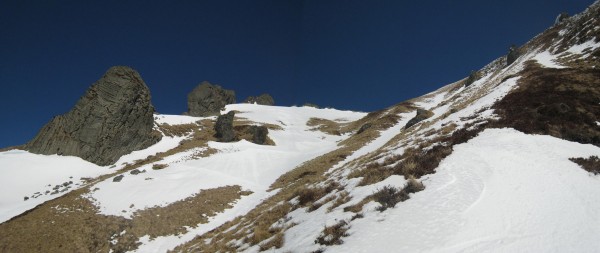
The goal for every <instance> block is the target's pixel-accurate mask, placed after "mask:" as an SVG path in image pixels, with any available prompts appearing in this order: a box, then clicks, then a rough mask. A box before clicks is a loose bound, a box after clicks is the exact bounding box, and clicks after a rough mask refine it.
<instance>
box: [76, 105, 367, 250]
mask: <svg viewBox="0 0 600 253" xmlns="http://www.w3.org/2000/svg"><path fill="white" fill-rule="evenodd" d="M229 110H235V111H238V113H236V117H241V118H245V119H248V120H250V121H251V122H254V123H269V124H274V125H278V126H280V127H281V128H282V130H270V131H269V137H270V138H271V139H272V140H273V141H274V142H275V143H276V145H275V146H265V145H256V144H254V143H250V142H247V141H245V140H242V141H239V142H233V143H219V142H209V146H210V147H211V148H214V149H217V150H218V153H217V154H214V155H211V156H209V157H206V158H199V159H188V158H187V157H188V156H189V155H190V154H191V153H193V152H194V151H193V150H192V151H187V152H184V153H179V154H176V155H173V156H169V157H167V158H166V159H165V160H163V161H160V163H161V164H169V167H168V168H166V169H162V170H153V169H152V164H148V165H145V166H142V167H140V168H138V169H139V170H146V172H145V173H143V174H140V175H142V176H129V175H128V174H125V177H124V178H123V179H122V181H121V182H118V183H115V182H113V181H112V178H110V179H107V180H105V181H103V182H100V183H98V184H96V185H95V186H94V188H98V189H97V190H95V191H93V192H92V193H90V194H89V195H88V197H89V198H90V199H92V200H94V201H95V203H96V204H97V205H98V206H99V207H100V212H101V213H102V214H106V215H116V216H123V217H126V218H130V217H131V215H132V214H133V213H134V212H135V211H137V210H140V209H145V208H148V207H153V206H166V205H168V204H170V203H173V202H175V201H179V200H182V199H185V198H186V197H189V196H191V195H193V194H196V193H197V192H199V191H200V190H203V189H212V188H217V187H220V186H227V185H240V186H242V188H243V189H244V190H250V191H252V192H253V194H252V195H250V196H244V197H243V198H242V199H241V200H240V201H239V202H238V203H237V204H236V205H235V206H234V208H232V209H231V210H227V211H226V213H227V214H225V215H220V216H219V217H215V218H214V219H213V222H211V223H209V224H202V225H200V226H199V227H198V228H197V229H191V230H190V232H189V233H188V234H186V235H183V236H182V235H180V236H169V237H167V238H160V237H159V238H155V239H154V240H152V241H147V239H146V240H141V241H142V242H143V243H144V244H143V245H142V246H141V247H140V249H139V251H140V252H162V251H164V250H167V249H170V248H173V247H175V246H177V245H179V244H181V243H183V242H185V241H186V240H190V239H192V238H193V237H194V236H196V235H197V234H199V233H202V231H204V232H206V231H207V228H214V227H216V226H218V225H219V224H222V223H223V222H225V221H227V220H230V219H232V218H233V217H235V216H238V215H242V214H244V213H245V212H247V211H248V210H249V209H251V208H252V207H254V206H256V205H257V204H259V203H260V202H261V200H262V199H264V198H266V197H268V196H270V195H272V194H273V193H268V192H267V190H268V188H269V186H270V185H271V184H272V183H273V182H274V181H275V179H277V178H278V177H279V176H280V175H282V174H283V173H285V172H287V171H289V170H291V169H293V168H295V167H296V166H298V165H299V164H301V163H303V162H305V161H307V160H310V159H312V158H314V157H316V156H319V155H322V154H324V153H327V152H329V151H331V150H333V149H335V148H336V147H337V143H338V142H339V141H341V140H343V139H345V138H347V137H348V136H335V135H329V134H325V133H323V132H319V131H313V130H310V129H311V128H312V127H309V126H307V121H308V120H309V119H310V118H313V117H318V118H323V119H328V120H333V121H337V122H351V121H355V120H358V119H360V118H362V117H363V116H365V113H360V112H351V111H339V110H334V109H316V108H312V107H278V106H262V105H253V104H234V105H228V106H227V107H226V111H229ZM157 118H158V120H159V121H160V123H168V124H171V125H176V124H184V123H190V122H194V121H196V120H198V119H200V118H194V117H187V116H180V117H177V116H164V115H160V116H157ZM164 142H166V144H161V143H158V144H156V145H162V146H165V147H166V146H168V143H173V142H174V140H169V139H167V140H164ZM153 149H156V148H153V147H150V148H149V149H148V150H153ZM139 152H142V153H143V154H144V155H147V154H148V152H147V151H139ZM134 155H135V154H132V155H130V156H134ZM135 157H139V155H138V156H135ZM149 178H151V180H148V179H149Z"/></svg>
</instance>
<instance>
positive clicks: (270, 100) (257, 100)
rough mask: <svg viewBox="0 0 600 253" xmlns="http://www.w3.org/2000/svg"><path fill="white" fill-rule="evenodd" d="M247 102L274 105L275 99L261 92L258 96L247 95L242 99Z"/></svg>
mask: <svg viewBox="0 0 600 253" xmlns="http://www.w3.org/2000/svg"><path fill="white" fill-rule="evenodd" d="M244 103H247V104H254V103H256V104H259V105H275V100H274V99H273V97H271V95H269V94H266V93H265V94H262V95H260V96H258V97H248V98H246V99H245V100H244Z"/></svg>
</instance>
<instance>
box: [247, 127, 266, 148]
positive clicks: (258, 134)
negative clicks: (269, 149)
mask: <svg viewBox="0 0 600 253" xmlns="http://www.w3.org/2000/svg"><path fill="white" fill-rule="evenodd" d="M248 132H249V133H250V134H251V135H252V142H253V143H256V144H259V145H263V144H265V143H266V142H267V135H268V134H269V129H268V128H267V127H266V126H250V127H249V128H248Z"/></svg>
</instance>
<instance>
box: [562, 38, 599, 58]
mask: <svg viewBox="0 0 600 253" xmlns="http://www.w3.org/2000/svg"><path fill="white" fill-rule="evenodd" d="M598 47H600V42H595V41H594V39H591V40H588V41H586V42H584V43H581V44H579V45H574V46H572V47H570V48H569V49H567V52H569V53H572V54H584V51H587V52H593V51H594V50H595V49H596V48H598ZM583 57H584V58H585V57H588V55H587V54H586V55H585V56H583Z"/></svg>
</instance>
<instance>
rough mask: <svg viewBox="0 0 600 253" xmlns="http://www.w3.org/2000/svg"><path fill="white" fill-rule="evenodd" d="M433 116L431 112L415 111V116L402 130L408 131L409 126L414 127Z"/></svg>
mask: <svg viewBox="0 0 600 253" xmlns="http://www.w3.org/2000/svg"><path fill="white" fill-rule="evenodd" d="M431 116H433V112H431V111H428V110H423V109H417V115H416V116H415V117H414V118H412V119H410V120H409V121H408V122H407V123H406V125H405V126H404V129H408V128H409V127H411V126H414V125H415V124H417V123H419V122H421V121H423V120H425V119H427V118H429V117H431Z"/></svg>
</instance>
